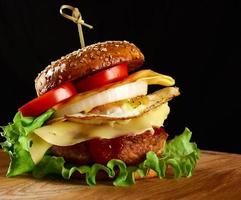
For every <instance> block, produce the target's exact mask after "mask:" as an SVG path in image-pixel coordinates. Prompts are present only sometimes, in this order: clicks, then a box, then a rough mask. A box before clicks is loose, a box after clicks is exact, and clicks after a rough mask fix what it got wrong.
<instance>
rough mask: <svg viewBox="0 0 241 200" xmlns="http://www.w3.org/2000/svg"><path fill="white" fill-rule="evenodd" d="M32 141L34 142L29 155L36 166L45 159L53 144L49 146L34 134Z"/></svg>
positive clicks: (31, 137)
mask: <svg viewBox="0 0 241 200" xmlns="http://www.w3.org/2000/svg"><path fill="white" fill-rule="evenodd" d="M30 139H31V140H32V146H31V147H30V149H29V153H30V155H31V157H32V160H33V162H34V163H35V164H36V163H38V162H39V161H40V160H41V159H42V158H43V156H44V154H45V153H46V151H47V150H48V149H49V148H50V147H51V146H52V144H49V143H48V142H46V141H45V140H43V139H42V138H41V137H39V136H38V135H36V134H34V133H32V134H31V136H30Z"/></svg>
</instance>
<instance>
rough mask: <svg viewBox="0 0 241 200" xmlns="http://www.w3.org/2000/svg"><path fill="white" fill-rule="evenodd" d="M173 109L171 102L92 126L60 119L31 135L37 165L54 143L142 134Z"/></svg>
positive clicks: (67, 143) (71, 142)
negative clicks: (133, 115)
mask: <svg viewBox="0 0 241 200" xmlns="http://www.w3.org/2000/svg"><path fill="white" fill-rule="evenodd" d="M169 112H170V108H169V106H168V103H165V104H162V105H161V106H159V107H158V108H156V109H154V110H152V111H150V112H148V113H146V114H144V115H142V116H141V117H138V118H134V119H131V120H120V121H116V122H115V123H113V122H112V123H107V124H103V125H88V124H80V123H75V122H69V121H66V122H57V123H53V124H51V125H47V126H43V127H41V128H38V129H35V130H34V132H33V133H32V134H31V139H32V146H31V148H30V151H29V152H30V155H31V157H32V160H33V161H34V163H35V164H37V163H38V162H39V161H40V160H41V159H42V158H43V156H44V154H45V153H46V151H47V150H48V149H49V148H50V147H51V146H52V145H57V146H71V145H74V144H78V143H80V142H83V141H86V140H90V139H92V138H96V137H99V138H107V139H111V138H115V137H118V136H122V135H127V134H135V135H137V134H141V133H143V132H145V131H147V130H149V131H151V132H152V133H154V130H153V127H161V126H163V123H164V121H165V119H166V118H167V116H168V114H169Z"/></svg>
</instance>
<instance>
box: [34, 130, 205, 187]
mask: <svg viewBox="0 0 241 200" xmlns="http://www.w3.org/2000/svg"><path fill="white" fill-rule="evenodd" d="M190 139H191V132H190V130H189V129H187V128H186V129H185V130H184V132H183V133H182V134H181V135H179V136H176V137H175V138H174V139H172V140H170V141H169V142H168V143H167V144H166V147H165V150H164V152H163V154H162V155H161V156H157V155H156V154H155V153H154V152H152V151H150V152H148V153H147V155H146V159H145V160H144V161H143V162H142V163H140V164H139V165H138V166H126V164H125V163H124V162H123V161H121V160H118V159H113V160H110V161H109V162H108V163H107V165H106V166H104V165H101V164H97V163H96V164H94V165H92V166H87V165H82V166H72V167H66V166H65V164H66V162H65V160H64V158H62V157H55V156H50V155H45V156H44V158H43V159H42V161H41V162H40V163H39V164H38V165H36V166H35V167H34V169H33V176H35V177H37V178H42V177H44V176H46V175H48V174H59V175H61V176H62V177H63V178H64V179H70V178H71V176H72V174H73V173H74V172H78V173H80V174H83V175H85V179H86V183H87V184H88V185H95V184H96V174H97V173H98V171H100V170H102V171H105V172H106V173H107V175H108V176H109V177H110V178H113V185H115V186H128V185H133V184H135V176H134V174H135V173H138V174H139V175H140V176H141V177H144V176H145V175H146V174H147V173H148V171H149V170H150V169H152V170H154V171H155V172H156V173H157V176H158V177H159V178H165V177H166V170H167V168H168V167H171V168H172V170H173V172H174V178H180V177H183V176H185V177H190V176H192V174H193V171H194V168H195V166H196V163H197V160H198V158H199V155H200V151H199V149H198V148H197V145H196V144H195V143H192V142H190ZM116 172H117V173H116Z"/></svg>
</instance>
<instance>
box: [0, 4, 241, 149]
mask: <svg viewBox="0 0 241 200" xmlns="http://www.w3.org/2000/svg"><path fill="white" fill-rule="evenodd" d="M239 2H240V1H239ZM66 3H68V4H71V5H74V6H77V7H79V9H80V11H81V12H82V15H83V17H84V19H85V21H86V22H87V23H90V24H92V25H94V30H88V29H86V28H85V29H84V33H85V40H86V43H87V44H91V43H95V42H97V41H104V40H128V41H131V42H134V43H135V44H136V45H137V46H138V47H140V48H141V49H142V51H143V52H144V54H145V57H146V62H145V64H144V67H146V68H149V67H150V68H152V69H154V70H157V71H158V72H161V73H164V74H169V75H171V76H173V77H174V78H175V79H176V85H177V86H179V87H180V89H181V93H182V95H181V96H180V97H178V98H176V99H175V100H174V101H172V102H171V107H172V112H171V114H170V116H169V119H168V120H167V123H166V128H167V130H168V132H169V133H170V135H171V137H172V136H173V135H174V134H178V133H179V132H180V131H182V130H183V128H184V127H185V126H187V127H189V128H190V129H191V130H192V131H193V133H194V134H193V139H194V140H195V141H196V142H197V143H198V145H199V146H200V148H202V149H211V150H219V151H228V152H239V153H241V148H240V140H239V134H240V130H239V126H240V124H241V115H240V114H241V112H240V111H241V101H240V100H241V98H240V94H239V93H240V78H241V73H240V65H241V32H240V30H239V29H240V27H241V14H240V13H241V9H240V8H241V6H240V3H239V4H238V1H237V2H235V1H232V0H230V1H210V0H201V1H198V0H196V1H180V0H161V1H140V0H135V1H134V0H133V1H131V0H122V1H114V0H113V1H99V0H79V1H77V0H76V1H67V0H66V1H64V0H58V1H53V0H52V1H47V0H46V1H40V0H39V1H32V0H25V1H17V0H16V1H13V0H0V10H1V12H0V67H1V71H0V74H1V78H0V81H1V83H0V84H1V98H0V99H1V104H0V122H1V124H2V125H3V124H6V123H8V122H9V121H10V120H11V119H12V117H13V116H14V114H15V112H16V110H17V108H18V107H19V106H21V105H22V104H23V103H25V102H27V101H28V100H30V99H32V98H34V97H35V95H36V94H35V90H34V78H35V77H36V75H37V73H38V72H40V71H41V70H42V69H44V68H45V66H47V65H48V64H49V63H50V62H51V61H52V60H55V59H58V58H59V57H60V56H62V55H65V54H67V53H69V52H71V51H73V50H75V49H77V48H79V46H80V45H79V38H78V33H77V28H76V25H75V24H74V23H72V22H70V21H69V20H67V19H65V18H63V17H61V16H60V14H59V8H60V6H61V5H62V4H66Z"/></svg>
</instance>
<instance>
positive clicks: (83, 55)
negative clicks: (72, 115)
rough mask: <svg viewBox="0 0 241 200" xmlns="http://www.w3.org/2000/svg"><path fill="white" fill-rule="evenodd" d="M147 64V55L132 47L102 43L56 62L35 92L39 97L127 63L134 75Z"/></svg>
mask: <svg viewBox="0 0 241 200" xmlns="http://www.w3.org/2000/svg"><path fill="white" fill-rule="evenodd" d="M143 62H144V56H143V54H142V53H141V51H140V50H139V49H138V48H137V47H136V46H135V45H134V44H132V43H129V42H127V41H106V42H99V43H96V44H92V45H90V46H87V47H85V48H82V49H79V50H77V51H74V52H72V53H70V54H68V55H66V56H63V57H61V58H60V59H59V60H56V61H55V62H52V63H51V64H50V65H49V66H47V67H46V68H45V69H44V70H43V71H42V72H40V73H39V75H38V76H37V78H36V79H35V89H36V92H37V94H38V96H39V95H42V94H44V93H46V92H47V91H49V90H51V89H53V88H55V87H56V86H58V85H60V84H62V83H64V82H67V81H73V80H76V79H79V78H82V77H85V76H88V75H90V74H92V73H94V72H97V71H99V70H102V69H107V68H110V67H112V66H115V65H118V64H121V63H127V64H128V68H129V71H131V70H134V69H136V68H138V67H139V66H141V65H142V64H143Z"/></svg>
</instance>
